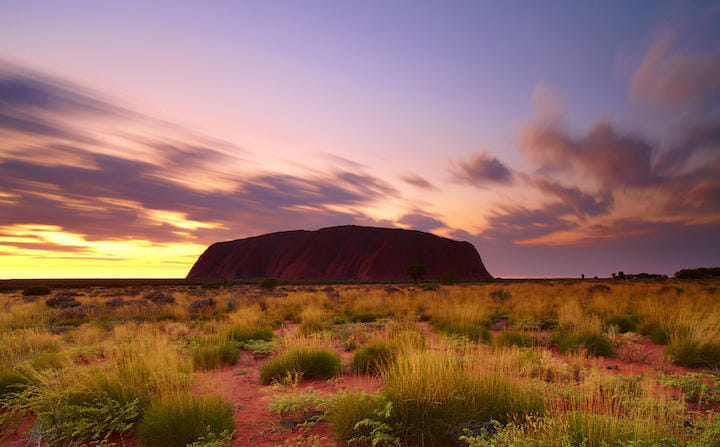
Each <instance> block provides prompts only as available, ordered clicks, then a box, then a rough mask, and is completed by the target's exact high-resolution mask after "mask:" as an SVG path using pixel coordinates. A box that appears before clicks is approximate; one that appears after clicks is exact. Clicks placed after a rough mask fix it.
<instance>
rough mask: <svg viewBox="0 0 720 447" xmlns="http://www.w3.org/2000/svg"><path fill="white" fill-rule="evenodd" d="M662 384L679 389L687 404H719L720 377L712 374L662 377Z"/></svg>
mask: <svg viewBox="0 0 720 447" xmlns="http://www.w3.org/2000/svg"><path fill="white" fill-rule="evenodd" d="M662 384H663V385H664V386H672V387H675V388H679V389H680V390H682V392H683V394H684V395H685V399H687V400H688V401H689V402H698V403H700V404H714V403H717V402H720V377H718V376H715V375H713V374H704V373H687V374H685V375H680V374H670V375H666V376H665V377H664V379H663V380H662Z"/></svg>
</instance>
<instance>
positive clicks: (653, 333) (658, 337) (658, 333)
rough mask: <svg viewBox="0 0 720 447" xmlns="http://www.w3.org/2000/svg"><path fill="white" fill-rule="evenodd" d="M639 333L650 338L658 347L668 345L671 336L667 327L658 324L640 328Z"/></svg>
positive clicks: (644, 325) (649, 324) (647, 324)
mask: <svg viewBox="0 0 720 447" xmlns="http://www.w3.org/2000/svg"><path fill="white" fill-rule="evenodd" d="M639 332H640V333H641V334H642V335H647V336H648V337H650V341H652V342H653V343H655V344H656V345H666V344H667V342H668V340H669V338H670V334H669V331H668V329H667V328H666V327H664V326H661V325H659V324H657V323H646V324H643V325H642V326H640V328H639Z"/></svg>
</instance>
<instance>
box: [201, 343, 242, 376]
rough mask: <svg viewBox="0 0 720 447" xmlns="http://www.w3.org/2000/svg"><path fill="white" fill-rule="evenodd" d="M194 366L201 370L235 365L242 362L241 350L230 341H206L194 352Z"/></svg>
mask: <svg viewBox="0 0 720 447" xmlns="http://www.w3.org/2000/svg"><path fill="white" fill-rule="evenodd" d="M192 360H193V365H194V366H195V367H196V368H200V369H213V368H219V367H221V366H223V365H234V364H235V363H237V361H238V360H240V350H239V349H238V348H237V346H235V344H234V343H233V342H231V341H229V340H217V341H213V340H206V341H203V342H201V344H200V345H199V346H197V347H196V348H195V349H193V351H192Z"/></svg>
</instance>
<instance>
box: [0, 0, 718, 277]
mask: <svg viewBox="0 0 720 447" xmlns="http://www.w3.org/2000/svg"><path fill="white" fill-rule="evenodd" d="M409 9H412V14H408V10H409ZM615 9H617V10H615ZM149 17H163V21H162V22H161V23H158V21H157V20H149V19H148V18H149ZM380 17H381V18H382V20H378V18H380ZM59 23H73V26H72V27H65V26H57V24H59ZM99 30H102V32H99ZM188 30H197V31H193V32H188ZM368 30H372V32H368ZM718 30H720V10H718V9H717V8H714V9H713V8H706V7H705V6H703V5H700V4H698V5H694V6H692V7H690V6H688V5H686V4H682V5H679V4H677V3H676V2H670V1H667V2H665V1H663V0H660V1H659V2H652V3H643V4H635V5H633V7H632V8H626V7H623V8H622V10H620V9H618V7H617V5H616V4H613V5H608V4H603V3H597V4H587V3H585V2H584V3H579V2H560V3H559V4H556V5H555V6H553V7H551V6H549V5H547V4H544V2H535V3H533V2H530V3H527V4H526V5H525V6H524V8H523V11H522V13H518V10H517V8H514V7H513V6H512V5H511V2H510V3H507V2H500V3H498V4H496V5H495V6H493V7H490V5H489V4H485V3H482V2H467V3H456V4H453V5H448V4H442V3H433V2H429V3H422V4H418V3H413V5H412V8H408V6H407V5H406V4H404V3H403V2H392V3H380V4H378V3H374V2H340V3H337V2H335V3H333V2H330V3H327V4H323V5H322V7H319V4H318V5H315V7H308V8H290V7H289V5H288V4H287V3H284V2H263V3H260V4H255V5H254V7H253V8H247V7H244V6H243V4H242V2H240V3H237V4H230V5H224V7H219V6H218V5H216V4H213V5H207V7H206V8H202V12H201V13H199V12H198V8H195V7H190V6H188V5H186V4H184V3H182V2H179V3H176V4H174V5H173V7H172V8H168V7H167V6H166V5H165V6H163V5H162V4H156V3H153V2H150V3H148V2H143V3H142V4H141V5H135V4H134V2H132V1H129V2H122V3H117V4H105V3H104V2H103V3H97V2H95V3H84V2H80V3H73V4H52V2H51V3H50V4H44V5H40V4H36V3H35V2H13V1H11V2H9V3H8V2H5V3H4V4H3V5H2V6H0V37H2V38H1V39H0V142H1V144H0V253H1V257H0V268H1V270H0V278H20V277H164V276H170V277H183V276H185V274H186V273H187V271H188V270H189V269H190V267H191V265H192V264H193V262H194V260H195V258H196V256H197V255H198V254H199V253H201V252H202V250H203V249H204V247H207V246H208V245H209V244H211V243H213V242H217V241H222V240H231V239H237V238H242V237H248V236H254V235H259V234H264V233H268V232H274V231H284V230H294V229H308V230H312V229H319V228H323V227H327V226H333V225H347V224H356V225H371V226H384V227H400V228H411V229H417V230H422V231H430V232H434V233H436V234H439V235H443V236H446V237H452V238H456V239H462V240H468V241H470V242H472V243H473V244H474V245H475V247H476V248H477V249H478V251H479V253H480V255H481V256H482V257H483V260H484V262H485V264H486V266H487V267H488V270H489V271H490V272H491V273H492V274H494V275H497V276H502V277H525V276H578V275H579V274H580V273H586V274H588V275H592V274H599V275H608V274H609V273H610V272H612V271H617V270H624V271H627V272H632V271H652V272H654V273H669V274H672V273H674V271H676V270H678V269H680V268H686V267H687V268H691V267H701V266H707V265H715V264H718V263H720V259H718V253H720V251H719V250H718V249H717V248H718V247H720V137H719V135H720V82H718V77H717V67H718V66H720V63H719V62H718V61H720V33H718ZM89 36H91V37H89Z"/></svg>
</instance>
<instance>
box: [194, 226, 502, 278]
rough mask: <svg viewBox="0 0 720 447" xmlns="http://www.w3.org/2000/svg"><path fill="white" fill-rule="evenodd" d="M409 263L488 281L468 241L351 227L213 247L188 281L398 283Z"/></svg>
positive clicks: (434, 274) (432, 273) (435, 273)
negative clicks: (271, 280) (256, 279)
mask: <svg viewBox="0 0 720 447" xmlns="http://www.w3.org/2000/svg"><path fill="white" fill-rule="evenodd" d="M411 264H422V265H424V266H425V267H426V269H427V276H428V278H439V277H441V276H442V274H443V273H445V272H448V271H451V270H452V271H454V272H455V273H456V275H457V278H459V279H492V276H490V274H489V273H488V271H487V270H486V269H485V266H484V265H483V263H482V260H481V259H480V255H479V254H478V252H477V250H475V247H474V246H473V245H472V244H471V243H469V242H460V241H455V240H452V239H447V238H443V237H439V236H435V235H433V234H430V233H423V232H421V231H411V230H401V229H391V228H375V227H359V226H354V225H347V226H340V227H330V228H323V229H321V230H317V231H304V230H297V231H283V232H279V233H270V234H265V235H262V236H255V237H249V238H246V239H238V240H234V241H228V242H217V243H215V244H212V245H211V246H210V247H208V248H207V250H205V252H204V253H203V254H202V255H201V256H200V258H199V259H198V260H197V262H195V265H194V266H193V268H192V269H191V270H190V273H188V276H187V277H188V279H210V278H228V279H239V278H246V279H247V278H251V279H255V278H267V277H275V278H282V279H336V280H357V281H398V280H399V281H402V280H407V279H408V278H407V276H406V275H405V268H406V267H407V266H408V265H411Z"/></svg>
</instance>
